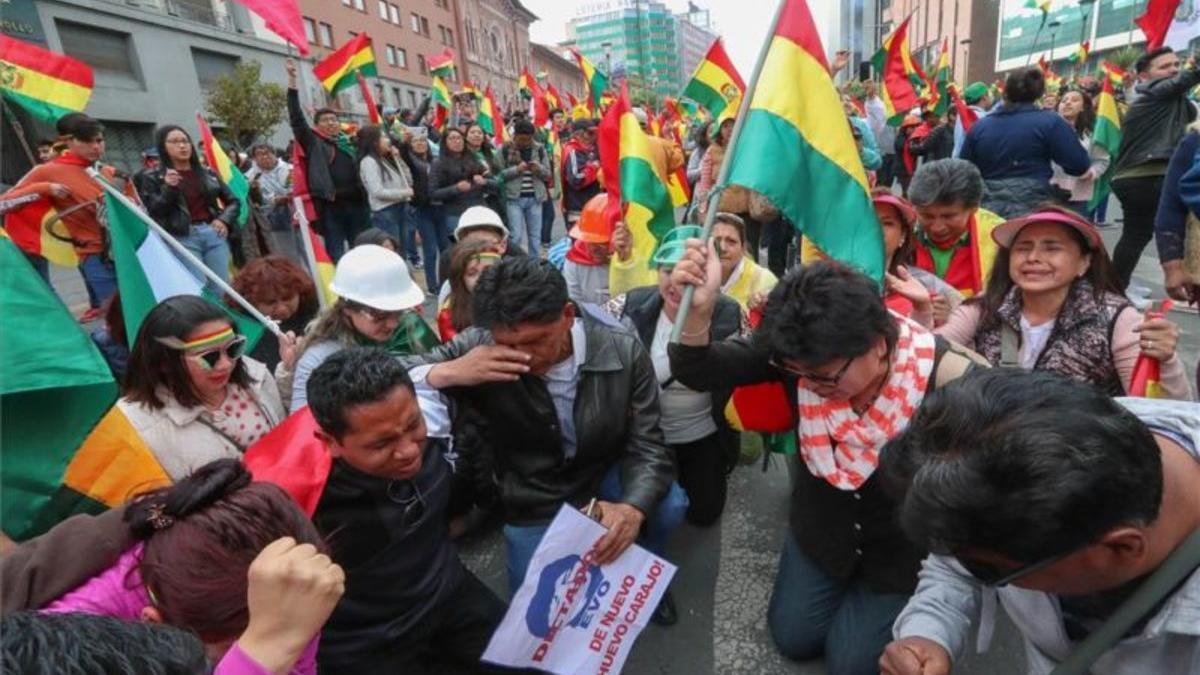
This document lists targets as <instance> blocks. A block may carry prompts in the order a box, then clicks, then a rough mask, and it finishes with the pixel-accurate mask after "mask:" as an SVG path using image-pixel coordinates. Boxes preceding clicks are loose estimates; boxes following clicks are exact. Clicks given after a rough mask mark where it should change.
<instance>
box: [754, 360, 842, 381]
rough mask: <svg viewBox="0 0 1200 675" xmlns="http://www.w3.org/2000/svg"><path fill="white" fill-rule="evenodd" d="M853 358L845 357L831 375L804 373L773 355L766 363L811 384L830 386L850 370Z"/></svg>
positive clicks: (840, 379)
mask: <svg viewBox="0 0 1200 675" xmlns="http://www.w3.org/2000/svg"><path fill="white" fill-rule="evenodd" d="M855 358H857V357H849V358H847V359H846V362H845V363H843V364H842V367H841V368H839V369H838V371H837V372H836V373H834V374H833V375H818V374H816V373H806V372H804V371H802V370H796V369H795V368H791V367H789V366H788V365H787V364H785V363H784V362H783V361H782V360H781V359H777V358H775V357H774V356H772V357H771V358H770V359H769V360H768V363H770V364H771V366H772V367H774V368H776V369H777V370H782V371H783V372H785V373H788V374H791V375H795V376H796V377H798V378H800V379H802V380H807V381H809V382H811V383H813V384H824V385H829V386H830V387H836V386H837V384H838V382H841V381H842V378H843V377H845V375H846V371H847V370H850V364H851V363H854V359H855Z"/></svg>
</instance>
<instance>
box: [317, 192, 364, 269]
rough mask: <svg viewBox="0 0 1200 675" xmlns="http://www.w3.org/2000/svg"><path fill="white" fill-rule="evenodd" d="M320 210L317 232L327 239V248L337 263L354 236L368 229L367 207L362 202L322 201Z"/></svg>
mask: <svg viewBox="0 0 1200 675" xmlns="http://www.w3.org/2000/svg"><path fill="white" fill-rule="evenodd" d="M319 211H320V213H321V218H320V221H319V222H320V225H319V227H318V228H317V232H319V233H320V234H321V236H322V237H323V238H324V239H325V250H326V251H327V252H328V253H329V257H330V259H331V260H333V262H335V263H336V262H337V261H338V259H340V258H341V257H342V254H343V253H345V252H346V249H348V248H350V246H351V245H352V244H353V243H354V238H355V237H357V236H358V235H359V234H361V233H362V231H363V230H365V229H367V218H368V215H367V207H366V205H365V204H363V203H362V202H336V201H335V202H321V204H320V207H319Z"/></svg>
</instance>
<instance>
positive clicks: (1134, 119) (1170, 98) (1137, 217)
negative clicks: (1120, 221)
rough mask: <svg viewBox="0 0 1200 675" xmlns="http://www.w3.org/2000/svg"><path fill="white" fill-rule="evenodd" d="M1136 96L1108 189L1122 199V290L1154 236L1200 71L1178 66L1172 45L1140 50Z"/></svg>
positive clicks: (1116, 263) (1117, 256)
mask: <svg viewBox="0 0 1200 675" xmlns="http://www.w3.org/2000/svg"><path fill="white" fill-rule="evenodd" d="M1134 67H1135V70H1136V71H1137V85H1136V86H1135V87H1134V95H1135V98H1134V99H1133V102H1132V103H1131V104H1130V105H1129V110H1128V111H1127V112H1126V113H1125V119H1124V120H1122V122H1121V153H1120V156H1119V157H1117V163H1116V167H1115V169H1114V173H1113V180H1112V189H1113V192H1114V193H1116V195H1117V199H1119V200H1120V201H1121V209H1122V211H1124V213H1125V226H1124V229H1123V230H1122V232H1121V239H1120V241H1118V242H1117V246H1116V248H1115V249H1113V269H1114V270H1115V271H1116V273H1117V278H1118V280H1119V281H1120V283H1121V287H1122V288H1124V287H1126V286H1128V285H1129V279H1130V277H1131V276H1132V275H1133V268H1134V267H1136V266H1137V263H1138V259H1139V258H1141V257H1142V249H1144V248H1146V244H1148V243H1150V239H1151V238H1153V237H1154V216H1155V214H1156V213H1157V212H1158V200H1159V197H1160V196H1161V195H1162V190H1163V177H1164V176H1166V174H1167V164H1168V163H1169V162H1170V161H1171V155H1172V154H1173V153H1174V152H1175V147H1176V146H1178V145H1179V141H1180V139H1182V138H1183V134H1184V133H1185V132H1186V131H1187V126H1188V124H1190V123H1191V122H1192V121H1193V120H1195V119H1196V108H1195V107H1194V104H1193V103H1192V102H1191V101H1190V100H1188V92H1189V91H1191V89H1192V87H1195V86H1196V85H1197V84H1200V71H1198V70H1196V67H1195V66H1194V65H1192V64H1188V65H1186V66H1182V65H1181V63H1180V60H1179V55H1178V54H1176V53H1175V52H1173V51H1172V50H1171V48H1170V47H1163V48H1161V49H1157V50H1155V51H1152V52H1149V53H1146V54H1143V55H1142V57H1141V58H1139V59H1138V60H1137V63H1136V64H1135V66H1134Z"/></svg>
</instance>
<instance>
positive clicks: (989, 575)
mask: <svg viewBox="0 0 1200 675" xmlns="http://www.w3.org/2000/svg"><path fill="white" fill-rule="evenodd" d="M1075 550H1077V549H1072V550H1070V551H1065V552H1063V553H1055V554H1054V555H1052V556H1049V557H1046V558H1043V559H1041V560H1038V561H1036V562H1032V563H1029V564H1028V565H1021V566H1020V567H1018V568H1017V569H1015V570H1012V571H1011V572H1008V573H1007V574H1005V573H1004V572H1003V571H1001V570H1000V569H998V568H997V567H996V566H995V565H994V564H992V563H989V562H984V561H982V560H978V559H975V558H971V557H970V556H964V555H956V556H955V558H957V559H958V562H959V563H960V564H961V565H962V566H963V567H965V568H966V570H967V571H968V572H970V573H971V576H973V577H975V578H976V579H978V580H979V581H980V582H981V583H982V584H983V585H985V586H991V587H993V588H1000V587H1002V586H1007V585H1009V584H1011V583H1013V582H1015V581H1018V580H1020V579H1023V578H1024V577H1027V576H1029V575H1030V574H1033V573H1034V572H1038V571H1040V570H1044V569H1046V568H1047V567H1050V566H1051V565H1053V564H1055V563H1057V562H1058V561H1060V560H1062V559H1063V558H1065V557H1067V556H1069V555H1071V554H1072V553H1074V552H1075Z"/></svg>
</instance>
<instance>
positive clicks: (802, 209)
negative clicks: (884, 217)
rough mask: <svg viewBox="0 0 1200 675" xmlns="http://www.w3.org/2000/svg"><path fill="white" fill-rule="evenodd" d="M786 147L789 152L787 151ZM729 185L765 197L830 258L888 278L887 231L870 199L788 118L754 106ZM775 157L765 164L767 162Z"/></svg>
mask: <svg viewBox="0 0 1200 675" xmlns="http://www.w3.org/2000/svg"><path fill="white" fill-rule="evenodd" d="M784 149H786V150H787V151H786V152H783V151H782V150H784ZM734 153H735V154H734V157H733V159H732V161H733V166H732V168H731V171H730V175H729V183H732V184H736V185H743V186H745V187H748V188H751V189H754V190H758V191H759V192H761V193H763V194H764V195H766V196H767V197H769V198H770V200H771V201H772V202H773V203H774V204H775V206H776V207H777V208H778V209H779V210H780V211H781V212H783V214H784V215H786V216H787V217H788V219H789V220H791V221H792V223H793V224H795V226H796V227H797V228H798V229H799V230H800V231H801V232H802V233H803V234H804V236H806V237H808V238H810V239H812V242H813V243H814V244H816V245H817V247H818V248H820V249H821V250H822V251H824V252H825V253H826V254H828V255H829V256H830V257H832V258H834V259H836V260H840V261H842V262H845V263H848V264H850V265H853V266H855V267H857V268H858V269H860V270H862V272H863V273H865V274H866V275H867V276H869V277H871V278H872V279H875V280H880V279H882V278H883V232H882V229H881V228H880V226H879V221H878V219H877V218H876V217H875V209H874V207H873V206H872V205H871V199H870V196H869V195H868V194H867V193H866V192H865V191H864V190H863V187H862V185H860V184H859V183H858V182H857V181H856V180H854V178H853V177H852V176H851V175H849V174H848V173H846V171H845V170H844V169H842V168H841V167H840V166H838V165H837V164H835V163H834V162H833V161H831V160H830V159H829V158H828V157H825V156H824V155H822V154H821V153H820V152H818V151H817V150H816V148H814V147H813V146H812V145H811V144H810V143H809V142H808V141H807V140H806V139H805V138H804V137H803V136H802V135H801V134H800V131H799V129H797V128H796V127H795V126H793V125H792V124H791V123H789V122H788V121H787V120H785V119H783V118H782V117H779V116H778V115H775V114H773V113H771V112H768V111H766V110H762V109H758V108H751V109H750V111H749V113H748V114H747V117H746V121H745V123H744V124H743V128H742V133H741V135H740V136H739V137H738V141H737V145H736V147H735V148H734ZM768 157H769V158H772V159H771V161H764V158H768Z"/></svg>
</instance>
